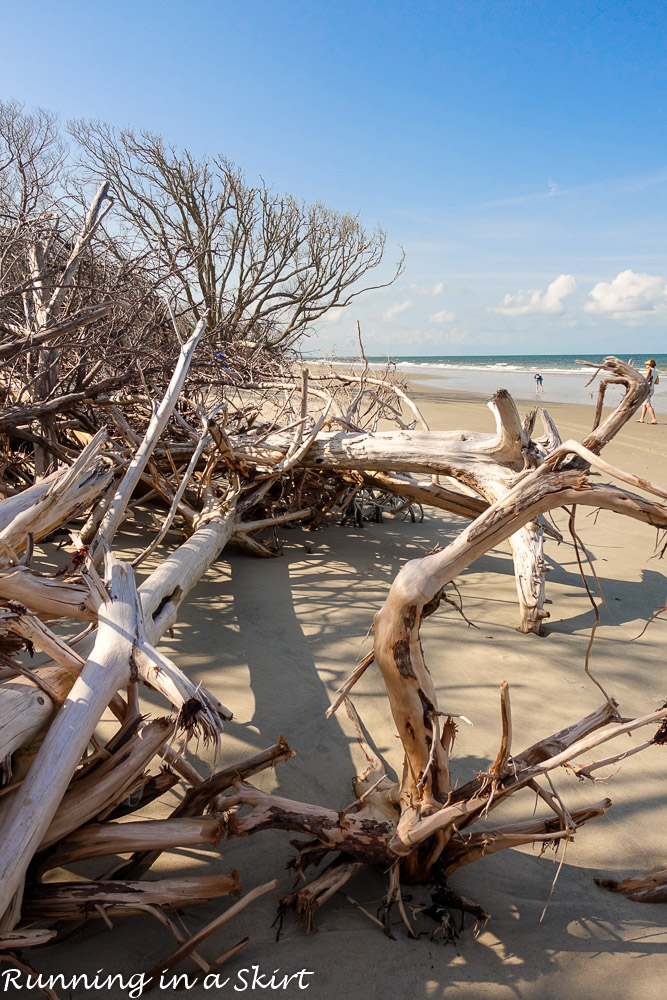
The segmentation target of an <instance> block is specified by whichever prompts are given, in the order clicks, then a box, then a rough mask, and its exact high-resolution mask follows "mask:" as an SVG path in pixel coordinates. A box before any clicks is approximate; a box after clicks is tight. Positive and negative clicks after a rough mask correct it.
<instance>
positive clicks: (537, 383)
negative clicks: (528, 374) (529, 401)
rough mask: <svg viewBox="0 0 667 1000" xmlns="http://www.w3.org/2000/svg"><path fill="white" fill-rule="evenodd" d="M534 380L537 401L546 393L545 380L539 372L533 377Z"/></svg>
mask: <svg viewBox="0 0 667 1000" xmlns="http://www.w3.org/2000/svg"><path fill="white" fill-rule="evenodd" d="M533 378H534V379H535V398H536V399H537V397H538V395H539V394H540V393H544V386H543V384H542V383H543V382H544V379H543V378H542V376H541V375H540V373H539V372H537V374H536V375H533Z"/></svg>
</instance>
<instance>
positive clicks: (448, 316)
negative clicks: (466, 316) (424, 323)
mask: <svg viewBox="0 0 667 1000" xmlns="http://www.w3.org/2000/svg"><path fill="white" fill-rule="evenodd" d="M454 318H455V317H454V313H453V312H450V311H449V309H441V310H440V312H437V313H433V315H432V316H429V322H430V323H453V322H454Z"/></svg>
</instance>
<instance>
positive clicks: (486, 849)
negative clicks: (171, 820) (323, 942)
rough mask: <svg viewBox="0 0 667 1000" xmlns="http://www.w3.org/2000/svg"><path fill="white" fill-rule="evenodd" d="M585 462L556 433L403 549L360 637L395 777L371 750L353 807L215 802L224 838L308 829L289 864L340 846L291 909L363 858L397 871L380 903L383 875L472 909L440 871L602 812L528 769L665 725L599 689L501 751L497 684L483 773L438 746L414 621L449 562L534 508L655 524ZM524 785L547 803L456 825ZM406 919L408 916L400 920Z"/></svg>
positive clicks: (580, 451) (450, 727)
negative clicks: (513, 480)
mask: <svg viewBox="0 0 667 1000" xmlns="http://www.w3.org/2000/svg"><path fill="white" fill-rule="evenodd" d="M595 465H599V466H603V465H604V466H605V467H606V468H609V467H608V466H607V465H606V463H603V462H602V460H599V459H598V457H597V455H596V454H595V453H594V452H593V451H591V450H589V449H587V448H584V447H582V446H581V445H579V444H578V443H577V442H566V443H565V444H564V445H562V446H561V447H559V448H557V449H556V450H555V451H554V452H553V453H552V454H551V455H550V456H549V458H548V461H547V462H545V463H544V464H543V465H542V466H541V467H540V468H538V469H537V470H535V471H534V472H532V473H528V474H527V475H525V476H524V477H523V478H522V479H521V480H520V482H519V483H518V484H517V485H516V486H515V487H514V488H513V489H512V490H510V491H509V492H508V493H507V495H506V496H505V497H504V498H503V499H502V500H498V501H497V502H496V503H495V504H493V505H492V506H491V507H490V508H489V509H488V510H487V511H486V512H485V513H483V514H482V515H480V517H479V518H478V519H477V520H476V521H474V522H473V523H472V524H471V525H470V526H469V527H468V528H467V529H466V530H465V531H463V532H462V533H461V535H460V536H459V537H458V538H457V539H456V540H455V541H453V542H452V543H451V544H450V545H449V546H447V547H446V548H445V549H443V550H442V551H439V552H435V553H433V554H431V555H428V556H426V557H424V558H422V559H418V560H413V561H411V562H409V563H407V564H406V565H405V566H404V567H403V569H402V570H401V571H400V573H399V575H398V577H397V578H396V580H395V581H394V584H393V585H392V588H391V591H390V594H389V596H388V598H387V600H386V602H385V604H384V606H383V608H382V609H381V611H380V612H378V614H377V615H376V617H375V623H374V624H375V641H374V650H373V653H374V658H375V662H376V663H377V665H378V666H379V668H380V671H381V674H382V677H383V681H384V684H385V688H386V692H387V697H388V700H389V705H390V708H391V711H392V716H393V718H394V723H395V726H396V731H397V734H398V736H399V738H400V739H401V742H402V744H403V748H404V751H405V764H404V768H403V777H402V779H401V781H400V783H399V785H398V786H396V785H395V784H394V783H393V782H390V781H389V780H387V779H386V776H385V775H384V772H383V770H382V766H381V763H380V762H378V763H377V764H376V766H375V767H374V769H373V777H374V779H375V780H374V782H373V784H372V785H371V786H370V787H368V786H367V783H366V784H365V783H364V782H363V781H361V780H358V781H357V783H356V785H355V791H357V794H358V801H357V807H356V810H355V811H353V812H349V811H348V810H345V812H344V813H343V814H341V813H337V812H336V811H335V810H330V809H324V808H322V807H320V806H315V805H311V804H309V803H304V802H295V801H290V800H286V799H284V798H281V797H276V796H273V795H270V794H267V793H264V792H260V791H259V790H258V789H256V788H253V787H251V786H249V785H248V784H247V783H238V784H237V785H236V786H235V787H234V791H233V794H231V795H230V796H227V797H226V798H225V799H223V801H222V802H221V803H220V806H221V807H222V808H225V809H229V810H230V811H231V814H230V816H229V818H228V820H227V836H228V837H230V838H234V837H237V836H247V835H249V834H251V833H254V832H255V831H258V830H264V829H267V828H277V829H289V830H294V831H297V832H299V833H302V834H306V835H307V836H308V837H310V838H312V839H311V840H310V841H308V842H307V843H306V844H304V847H303V850H302V851H301V852H300V854H299V856H298V857H297V859H296V861H295V866H296V868H297V870H298V871H300V872H302V871H303V870H305V868H306V867H307V865H308V864H312V863H314V862H317V863H320V862H321V860H322V858H323V857H325V856H326V855H327V854H328V853H329V852H333V851H336V852H340V851H342V852H343V859H342V860H341V862H340V865H339V866H338V867H337V868H336V873H337V874H336V875H335V876H334V874H333V870H330V869H327V875H326V877H324V876H321V877H320V878H319V879H316V880H315V881H314V882H313V883H311V885H310V886H307V887H305V888H304V889H302V890H300V891H299V892H298V893H296V894H293V895H292V896H290V897H289V902H290V903H291V904H292V905H294V906H295V907H296V908H297V910H298V912H299V913H300V914H301V916H302V917H303V915H304V912H308V913H309V920H311V918H312V915H313V913H314V910H315V909H316V908H317V906H318V905H319V900H320V899H321V895H322V894H324V895H326V892H327V891H328V890H327V887H328V886H330V885H331V886H332V885H335V886H336V887H337V888H340V887H341V886H342V884H343V883H344V882H345V881H347V879H348V878H349V877H351V876H352V875H353V874H354V872H355V871H356V870H357V869H356V868H355V865H357V864H361V865H368V864H372V865H380V866H382V868H383V869H384V870H387V869H390V870H392V871H395V873H396V874H395V879H396V880H398V881H397V882H396V884H395V885H394V888H393V889H392V891H391V893H390V894H389V895H390V897H391V898H390V902H389V903H388V906H389V905H391V902H393V901H396V900H397V899H398V898H399V896H400V890H399V889H397V888H396V886H398V885H399V884H400V882H401V881H402V882H406V883H415V882H421V883H427V884H430V885H432V886H435V890H434V898H435V897H438V894H442V893H443V892H444V891H445V890H446V891H447V893H448V894H449V895H448V899H449V902H450V904H451V905H454V906H456V905H459V906H460V907H461V908H463V909H470V910H471V912H473V913H475V912H476V915H477V917H478V919H480V913H479V911H475V909H474V907H473V908H471V906H470V905H469V901H465V900H458V904H457V900H456V894H454V893H453V892H452V890H451V889H450V888H449V887H448V886H447V885H446V880H447V878H448V876H449V875H451V873H452V872H454V871H455V870H457V869H458V868H460V867H462V866H464V865H467V864H470V863H472V862H474V861H476V860H478V859H479V858H481V857H484V856H485V855H486V854H489V853H494V852H496V851H499V850H503V849H506V848H508V847H513V846H516V845H518V844H526V843H541V844H545V843H549V842H556V841H559V840H569V839H571V838H572V836H573V835H574V833H575V831H576V830H577V829H578V828H579V827H581V826H582V825H583V824H585V823H587V822H589V821H591V820H592V819H595V818H596V817H598V816H600V815H602V814H603V813H604V812H605V811H606V810H607V809H608V808H609V806H610V804H611V803H610V801H609V800H608V799H605V800H603V801H601V802H598V803H595V804H593V805H591V806H590V807H588V808H585V809H580V810H569V809H568V808H567V806H566V805H565V804H564V802H563V799H562V797H561V796H560V795H558V793H557V792H555V790H554V788H553V784H552V781H551V780H549V782H548V784H547V785H546V786H542V785H541V784H540V778H542V777H543V776H546V775H550V774H551V772H553V771H555V770H556V769H558V768H560V767H563V766H569V765H570V762H571V761H573V760H575V759H576V758H577V757H579V756H580V755H582V754H588V753H590V752H591V751H594V750H595V749H596V748H597V747H599V746H601V745H602V744H603V743H606V742H607V741H609V740H612V739H616V738H618V737H621V736H623V735H625V734H627V733H630V732H633V731H635V730H637V729H640V728H643V727H656V726H657V727H661V726H662V729H664V726H665V720H666V719H667V706H663V707H662V708H660V709H658V710H656V711H651V712H648V713H647V714H646V715H645V716H643V717H640V718H637V719H631V720H620V719H619V717H618V713H617V709H616V706H615V705H614V703H612V702H609V701H608V702H607V703H606V704H605V705H603V706H602V708H601V709H600V710H599V711H597V712H595V713H593V714H592V715H591V716H589V717H587V718H586V719H583V720H581V721H580V722H579V723H577V724H575V725H574V726H571V727H569V729H566V730H564V731H561V732H560V733H556V734H554V735H552V736H549V737H547V738H546V739H545V740H543V741H541V742H540V743H538V744H536V745H534V746H532V747H530V748H528V749H527V750H526V751H524V752H523V753H520V754H518V755H514V754H513V752H512V746H511V744H512V729H511V722H510V712H509V691H508V689H507V686H506V685H505V686H504V687H503V690H502V692H501V695H502V697H501V705H502V712H501V722H502V735H501V740H500V750H499V753H498V756H497V758H496V761H495V763H494V764H492V765H491V766H490V767H489V770H488V772H487V773H486V774H480V775H478V776H477V777H476V778H475V779H473V780H472V781H471V782H469V783H468V784H466V785H463V786H462V787H460V788H457V789H456V790H454V789H453V787H452V784H451V780H450V774H449V754H450V750H451V745H452V743H453V738H454V732H455V727H454V718H453V717H452V716H451V715H449V714H448V713H447V712H446V711H441V710H440V709H439V707H438V700H437V697H436V693H435V688H434V684H433V679H432V676H431V673H430V672H429V671H428V669H427V667H426V664H425V662H424V659H423V653H422V647H421V642H420V636H419V630H420V624H421V622H422V621H423V620H424V618H425V617H427V616H428V614H429V613H431V612H432V608H431V607H430V605H432V604H433V603H435V604H436V605H437V603H438V602H439V600H440V599H441V596H442V594H443V589H444V588H445V587H446V585H447V584H448V583H449V582H450V581H451V580H453V579H454V577H455V576H457V575H458V574H459V573H460V572H461V571H462V570H463V569H464V568H465V567H467V566H468V565H470V564H471V563H472V562H473V561H474V560H475V559H476V558H478V557H479V556H480V555H482V554H483V553H484V552H487V551H488V550H489V549H490V548H491V547H493V546H495V545H497V544H498V543H499V542H500V541H502V540H503V539H504V538H507V537H508V536H509V535H510V534H511V533H512V532H514V531H515V530H516V529H517V527H520V526H521V525H522V523H525V522H527V521H529V520H530V519H532V518H534V517H535V516H536V515H537V514H539V513H545V512H547V511H548V510H551V509H554V508H555V507H558V506H561V505H570V504H575V505H577V504H584V505H586V506H592V507H596V508H603V509H609V510H613V511H616V512H618V513H624V514H626V515H627V516H630V517H633V518H636V519H638V520H640V521H644V522H645V523H647V524H650V525H652V526H654V527H659V528H663V529H664V528H667V505H665V504H664V503H660V502H655V501H651V500H647V499H645V498H644V497H641V496H638V495H633V494H631V493H628V492H626V491H624V490H622V489H619V488H617V487H612V486H607V485H595V486H594V485H591V484H590V483H589V482H588V481H587V476H588V472H589V471H590V469H591V467H592V466H595ZM616 471H617V472H618V473H619V475H620V476H621V477H622V478H625V479H626V480H630V481H636V480H635V477H632V476H627V475H625V474H623V473H621V472H620V471H619V470H616ZM642 485H643V486H644V487H645V488H647V489H649V490H650V491H652V492H654V493H655V494H657V495H658V496H660V497H661V498H662V497H665V496H666V491H665V490H663V489H662V488H660V487H653V486H652V485H651V484H648V483H643V484H642ZM646 745H648V744H646ZM607 760H608V759H607ZM607 760H605V761H602V762H599V763H598V764H596V763H595V762H593V763H592V764H588V765H586V771H587V772H591V771H592V770H594V769H595V768H596V766H599V764H601V763H606V762H607ZM378 775H379V778H378V777H377V776H378ZM526 788H527V789H530V791H531V795H532V794H534V793H535V791H537V792H538V794H539V796H540V798H541V799H542V801H543V802H545V803H546V804H547V805H548V806H549V807H550V809H551V813H552V815H551V816H550V817H547V818H544V819H539V818H538V819H531V820H528V821H525V822H522V823H518V824H517V823H514V824H510V825H506V826H499V827H496V828H491V829H489V828H488V825H487V826H486V828H485V829H484V830H483V831H481V832H479V833H476V832H468V828H469V827H471V826H472V825H473V824H475V823H476V822H477V821H478V820H481V819H484V820H486V819H487V817H488V814H489V812H490V810H492V809H495V808H496V807H497V806H498V805H499V804H500V803H501V802H503V801H505V800H506V799H507V797H508V796H510V795H512V794H515V793H516V792H518V791H521V790H522V789H526ZM362 789H363V791H362ZM240 807H245V808H244V812H243V813H242V814H241V815H240V816H238V817H237V816H236V815H235V814H234V812H233V810H235V809H237V808H240ZM248 809H249V810H250V811H247V810H248ZM350 862H354V863H353V864H350ZM657 891H658V892H659V891H660V890H657ZM397 893H398V895H397ZM388 898H389V897H388ZM405 920H406V923H407V924H408V926H409V927H410V929H411V930H412V925H411V922H410V921H409V920H408V919H407V918H405Z"/></svg>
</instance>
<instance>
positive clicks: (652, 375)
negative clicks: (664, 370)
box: [637, 358, 660, 424]
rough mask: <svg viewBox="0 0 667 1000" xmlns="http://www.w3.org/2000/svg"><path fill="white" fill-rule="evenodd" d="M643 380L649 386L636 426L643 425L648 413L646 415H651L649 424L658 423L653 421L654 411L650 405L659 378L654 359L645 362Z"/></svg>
mask: <svg viewBox="0 0 667 1000" xmlns="http://www.w3.org/2000/svg"><path fill="white" fill-rule="evenodd" d="M644 378H645V379H646V381H647V382H648V384H649V390H648V396H647V398H646V401H645V403H644V405H643V406H642V415H641V417H640V418H639V420H638V421H637V423H638V424H643V423H644V417H645V416H646V413H647V412H648V413H650V414H651V421H650V422H651V423H652V424H657V422H658V421H657V420H656V419H655V410H654V409H653V404H652V403H651V397H652V396H653V393H654V391H655V387H656V385H658V384H659V382H660V376H659V375H658V373H657V371H656V370H655V358H649V359H648V361H647V362H646V371H645V372H644Z"/></svg>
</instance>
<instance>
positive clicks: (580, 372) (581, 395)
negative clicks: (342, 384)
mask: <svg viewBox="0 0 667 1000" xmlns="http://www.w3.org/2000/svg"><path fill="white" fill-rule="evenodd" d="M616 357H618V358H620V359H621V360H622V361H626V362H630V363H631V364H633V365H634V366H635V368H638V369H639V370H640V371H641V372H642V374H643V373H644V371H645V362H646V360H647V358H648V357H654V358H655V360H656V365H657V371H658V372H659V373H660V376H661V377H660V384H659V385H658V386H656V389H655V392H654V395H653V400H652V401H653V406H654V409H655V411H656V413H663V414H664V413H667V354H652V355H648V354H641V355H634V354H633V352H632V351H625V352H623V353H617V354H616ZM328 360H329V361H331V360H332V359H328ZM368 360H369V362H370V364H371V365H372V367H373V368H375V369H378V368H383V367H384V366H385V365H386V363H387V361H391V363H392V364H393V365H394V366H395V368H396V371H397V372H399V373H400V374H402V375H405V376H409V375H411V374H418V375H420V381H422V380H423V381H425V382H426V383H427V384H428V385H430V386H433V387H435V388H440V389H444V390H451V391H453V392H475V393H481V394H483V395H487V396H490V395H492V394H493V393H494V392H495V391H496V390H497V389H507V390H508V391H509V392H511V393H512V395H513V396H514V397H515V399H517V400H534V399H535V395H536V394H535V381H534V375H535V374H536V373H537V372H539V373H540V374H541V375H542V378H543V380H544V381H543V389H542V392H541V393H540V395H539V399H540V401H544V402H552V403H553V402H560V403H582V404H591V405H592V404H593V403H594V402H595V401H596V400H597V386H598V383H599V380H600V378H601V377H602V376H597V377H595V370H596V368H595V367H589V366H588V365H581V364H577V361H587V362H590V364H592V365H594V366H597V365H598V364H599V363H600V362H601V361H602V360H603V356H602V355H600V354H595V355H593V354H499V355H467V356H463V355H462V356H459V357H450V356H448V355H402V356H398V355H396V356H394V357H391V358H387V357H370V356H369V358H368ZM333 364H334V365H335V366H340V367H344V368H348V369H349V368H351V367H352V368H356V367H358V366H359V364H360V362H359V359H358V358H351V357H348V358H343V357H340V358H335V359H334V360H333ZM591 378H594V381H593V382H592V383H591V384H590V385H586V383H587V382H588V381H589V380H590V379H591ZM622 391H623V390H622V388H621V387H617V386H610V387H609V388H608V390H607V395H606V397H605V399H606V401H608V402H609V404H610V405H612V406H614V405H616V403H617V402H618V400H619V399H620V397H621V395H622Z"/></svg>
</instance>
